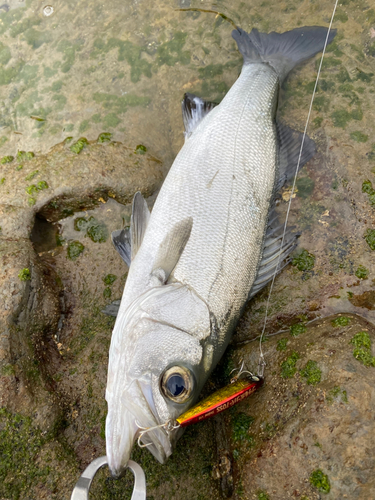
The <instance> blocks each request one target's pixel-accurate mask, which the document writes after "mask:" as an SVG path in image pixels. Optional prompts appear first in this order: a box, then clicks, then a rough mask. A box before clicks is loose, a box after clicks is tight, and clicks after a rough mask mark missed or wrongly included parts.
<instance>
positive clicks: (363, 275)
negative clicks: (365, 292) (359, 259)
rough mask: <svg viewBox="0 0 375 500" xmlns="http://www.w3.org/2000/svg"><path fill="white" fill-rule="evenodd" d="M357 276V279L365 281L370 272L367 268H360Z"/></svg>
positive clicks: (356, 273)
mask: <svg viewBox="0 0 375 500" xmlns="http://www.w3.org/2000/svg"><path fill="white" fill-rule="evenodd" d="M355 275H356V276H357V278H359V279H361V280H365V279H367V277H368V275H369V270H368V269H367V267H365V266H358V268H357V270H356V272H355Z"/></svg>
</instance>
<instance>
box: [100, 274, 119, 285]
mask: <svg viewBox="0 0 375 500" xmlns="http://www.w3.org/2000/svg"><path fill="white" fill-rule="evenodd" d="M116 280H117V276H116V275H115V274H107V276H104V278H103V281H104V284H105V285H107V286H111V285H113V283H114V282H115V281H116Z"/></svg>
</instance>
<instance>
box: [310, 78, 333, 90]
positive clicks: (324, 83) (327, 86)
mask: <svg viewBox="0 0 375 500" xmlns="http://www.w3.org/2000/svg"><path fill="white" fill-rule="evenodd" d="M313 84H314V86H315V81H314V82H313ZM335 87H336V84H335V82H332V81H331V80H324V79H323V80H320V81H319V89H321V90H323V92H332V91H333V90H335ZM313 88H314V87H313Z"/></svg>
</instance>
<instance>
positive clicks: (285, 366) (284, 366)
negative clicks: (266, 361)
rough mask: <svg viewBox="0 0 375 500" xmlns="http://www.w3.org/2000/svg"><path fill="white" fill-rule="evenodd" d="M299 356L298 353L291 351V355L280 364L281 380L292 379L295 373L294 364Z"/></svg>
mask: <svg viewBox="0 0 375 500" xmlns="http://www.w3.org/2000/svg"><path fill="white" fill-rule="evenodd" d="M299 358H300V355H299V354H298V352H296V351H293V352H292V354H291V355H290V356H289V357H288V358H287V359H286V360H285V361H283V362H282V363H281V376H282V378H292V377H293V376H294V374H295V373H296V371H297V368H296V364H297V361H298V360H299Z"/></svg>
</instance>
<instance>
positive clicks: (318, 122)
mask: <svg viewBox="0 0 375 500" xmlns="http://www.w3.org/2000/svg"><path fill="white" fill-rule="evenodd" d="M322 122H323V118H322V117H321V116H318V117H316V118H314V120H313V124H314V126H315V127H317V128H318V127H320V126H321V124H322ZM297 194H298V193H297Z"/></svg>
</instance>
